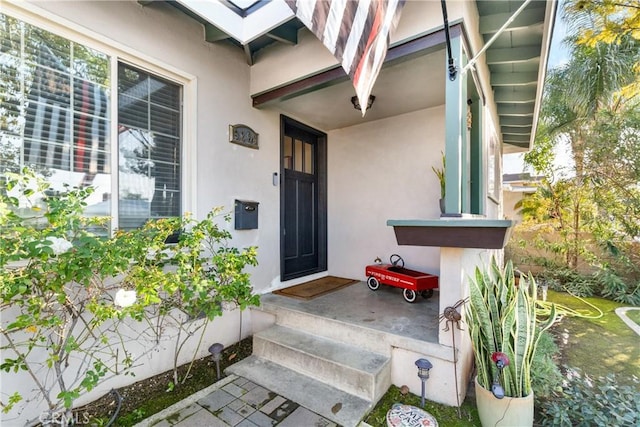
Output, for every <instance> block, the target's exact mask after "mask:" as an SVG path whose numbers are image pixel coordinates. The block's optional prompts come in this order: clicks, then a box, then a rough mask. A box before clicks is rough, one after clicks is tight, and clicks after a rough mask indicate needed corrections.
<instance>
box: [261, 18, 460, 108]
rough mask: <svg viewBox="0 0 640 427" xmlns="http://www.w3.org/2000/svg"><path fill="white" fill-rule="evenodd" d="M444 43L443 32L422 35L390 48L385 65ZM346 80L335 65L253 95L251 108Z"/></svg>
mask: <svg viewBox="0 0 640 427" xmlns="http://www.w3.org/2000/svg"><path fill="white" fill-rule="evenodd" d="M449 33H450V34H451V37H455V36H458V35H460V34H461V33H462V29H461V26H460V24H456V25H453V26H452V27H451V28H450V29H449ZM444 41H445V38H444V31H443V30H439V31H436V32H433V33H431V34H427V35H424V36H422V37H419V38H417V39H414V40H411V41H408V42H406V43H403V44H400V45H396V46H393V47H391V48H390V49H389V51H388V52H387V56H386V58H385V61H384V62H385V64H386V63H391V62H396V61H402V60H405V59H408V58H410V57H412V56H414V55H419V54H422V53H427V52H429V50H430V49H433V48H435V47H436V46H439V45H442V44H443V43H444ZM347 78H348V77H347V75H346V73H345V72H344V70H343V69H342V67H340V65H336V66H335V67H333V68H330V69H328V70H325V71H322V72H319V73H317V74H314V75H311V76H308V77H305V78H302V79H300V80H298V81H295V82H293V83H289V84H286V85H284V86H281V87H279V88H275V89H271V90H268V91H266V92H263V93H260V94H257V95H253V96H252V99H253V106H254V107H260V106H262V105H265V104H267V103H269V102H272V101H276V100H282V99H289V98H293V97H294V96H298V95H302V94H305V93H309V92H313V91H314V90H318V89H321V88H323V87H327V86H331V85H332V84H336V83H340V82H343V81H345V80H346V79H347Z"/></svg>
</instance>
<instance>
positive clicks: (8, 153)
mask: <svg viewBox="0 0 640 427" xmlns="http://www.w3.org/2000/svg"><path fill="white" fill-rule="evenodd" d="M112 63H116V64H117V67H112V66H111V64H112ZM0 76H1V78H0V175H4V174H5V173H6V172H10V171H12V172H18V171H20V170H21V169H22V168H23V167H24V166H29V167H31V168H33V169H35V170H36V171H37V172H38V173H39V174H40V175H42V176H44V177H46V178H47V180H48V181H49V182H50V183H51V188H52V191H63V190H64V186H65V184H66V185H71V186H92V187H94V188H95V192H94V193H93V195H92V196H91V198H90V199H89V200H88V201H87V202H88V206H87V208H86V211H85V213H86V214H87V215H93V216H111V217H112V218H114V222H113V223H112V224H111V226H112V227H113V228H115V227H119V228H134V227H139V226H140V225H142V224H143V223H144V222H145V221H146V220H148V219H149V218H159V217H170V216H178V215H180V213H181V204H180V200H181V179H180V176H181V164H180V162H181V150H182V136H181V134H182V129H181V128H182V126H181V123H182V111H181V106H182V88H181V86H180V85H178V84H176V83H173V82H171V81H169V80H168V79H164V78H162V77H160V76H157V75H154V74H152V73H150V72H148V71H144V70H142V69H138V68H136V67H134V66H132V65H129V64H125V63H123V62H120V61H119V59H118V57H117V56H116V55H113V54H105V53H102V52H99V51H97V50H95V49H91V48H89V47H87V46H84V45H82V44H79V43H76V42H74V41H71V40H68V39H66V38H63V37H60V36H57V35H55V34H52V33H50V32H48V31H45V30H43V29H40V28H38V27H35V26H33V25H30V24H28V23H25V22H21V21H19V20H17V19H14V18H12V17H9V16H7V15H5V14H0ZM113 100H117V117H116V118H115V119H114V118H112V117H111V115H112V112H113V111H114V110H113V109H112V106H111V103H112V102H113ZM112 120H115V121H116V123H117V126H113V122H112ZM114 129H117V131H114ZM114 150H115V153H114ZM116 172H117V174H115V173H116ZM114 174H115V175H114ZM113 195H117V197H116V198H115V200H112V199H113ZM112 207H115V208H116V209H115V211H114V210H113V209H112Z"/></svg>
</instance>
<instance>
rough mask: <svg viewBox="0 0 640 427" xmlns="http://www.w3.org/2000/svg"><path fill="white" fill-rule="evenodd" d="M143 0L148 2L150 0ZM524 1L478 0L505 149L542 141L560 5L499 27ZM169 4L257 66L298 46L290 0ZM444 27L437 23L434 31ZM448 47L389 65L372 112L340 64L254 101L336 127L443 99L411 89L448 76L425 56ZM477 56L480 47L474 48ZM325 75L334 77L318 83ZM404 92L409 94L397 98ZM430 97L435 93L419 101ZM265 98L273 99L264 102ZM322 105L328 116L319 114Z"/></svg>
mask: <svg viewBox="0 0 640 427" xmlns="http://www.w3.org/2000/svg"><path fill="white" fill-rule="evenodd" d="M525 1H526V0H525ZM140 2H141V3H147V1H146V0H141V1H140ZM523 3H524V1H523V0H501V1H496V0H478V1H476V5H477V9H478V15H479V26H478V29H479V31H480V33H481V35H482V38H483V40H484V42H485V43H486V42H488V41H489V40H492V39H495V40H493V43H492V44H491V45H490V47H489V48H488V49H487V50H486V52H485V53H484V54H483V55H484V58H485V60H486V61H485V62H486V63H487V66H488V68H489V73H490V84H491V90H492V92H493V95H494V100H495V102H496V108H497V114H498V118H499V122H500V123H499V126H500V129H499V130H500V135H501V139H502V142H503V143H504V152H505V153H512V152H521V151H526V150H528V149H530V148H531V146H532V144H533V141H534V139H535V132H536V123H537V119H538V114H539V111H540V104H541V100H542V89H543V86H544V79H545V76H546V66H547V57H548V54H549V48H550V43H551V35H552V31H553V26H554V20H555V14H556V8H557V2H556V0H547V1H538V0H534V1H531V2H529V3H528V4H527V6H526V8H524V9H523V10H522V12H521V13H520V14H519V15H518V16H517V17H516V18H515V19H513V21H512V22H511V24H510V25H509V27H508V28H507V29H506V30H503V31H500V30H501V27H502V26H503V24H504V23H505V22H507V21H508V20H509V19H510V18H511V17H512V16H513V14H514V13H515V12H516V11H517V10H518V9H520V7H521V6H522V5H523ZM170 4H173V5H174V6H176V7H178V8H179V9H180V10H182V11H184V12H185V13H187V14H189V15H190V16H192V17H194V18H195V19H197V20H198V21H199V22H201V23H203V25H204V27H205V38H206V39H207V41H210V42H216V41H222V40H229V41H231V42H232V43H234V44H236V45H238V46H239V47H241V48H242V49H244V52H245V54H246V56H247V62H248V63H249V64H250V65H252V64H253V61H254V54H255V53H256V52H257V51H258V50H260V49H263V48H265V47H267V46H268V45H270V44H272V43H274V42H282V43H287V44H290V45H294V44H296V43H297V34H298V30H299V29H300V28H301V27H302V24H301V23H300V22H299V21H298V20H297V19H296V18H295V17H294V14H293V12H292V11H291V10H290V9H289V7H288V6H287V4H286V3H285V1H284V0H271V1H270V0H256V1H250V0H242V1H240V0H236V1H235V2H234V1H233V0H177V1H176V2H171V3H170ZM302 31H307V30H306V29H303V30H302ZM441 32H442V31H441V30H440V31H439V30H438V29H435V31H434V33H433V34H434V35H435V34H440V33H441ZM498 33H499V34H498ZM443 48H444V45H443V44H442V45H440V46H438V45H437V44H434V43H432V44H431V46H430V48H429V50H428V51H426V52H425V53H422V54H412V55H409V56H407V57H406V58H404V59H402V60H401V61H397V60H391V61H389V63H386V64H385V67H384V68H383V70H382V72H381V74H380V77H379V82H377V83H376V86H375V87H374V90H373V93H374V94H375V95H376V97H377V98H376V103H375V104H374V106H373V108H372V109H371V110H370V111H368V112H367V115H366V117H365V118H362V117H360V114H359V112H357V111H355V110H353V108H352V107H351V106H350V103H349V100H350V98H351V96H352V95H353V93H354V91H353V88H352V87H351V86H350V84H349V83H348V80H347V78H346V75H345V74H344V72H343V71H342V70H341V69H340V68H339V67H338V66H336V68H335V69H333V70H326V69H325V70H322V71H319V72H318V73H317V74H318V75H311V76H306V77H305V78H304V79H303V80H299V81H295V82H291V84H289V85H287V87H278V88H274V89H273V90H272V91H269V93H260V94H254V95H253V101H254V106H256V107H275V108H277V109H279V110H281V111H282V112H285V113H288V114H290V115H292V116H295V117H299V118H301V119H305V120H306V117H307V116H308V117H309V121H310V124H313V125H317V126H318V127H320V128H322V129H324V130H331V129H335V128H339V127H346V126H350V125H354V124H358V123H362V122H365V121H370V120H378V119H381V118H385V117H390V116H393V115H398V114H403V113H406V112H409V110H414V111H415V110H418V109H421V108H428V107H430V106H433V105H438V104H442V103H444V94H443V92H442V91H436V92H433V93H432V92H428V91H427V92H425V91H423V92H424V93H423V92H420V93H416V94H415V95H407V94H411V91H414V92H415V91H416V88H421V87H425V86H428V85H425V78H427V77H426V76H429V77H428V81H434V77H436V76H441V75H442V74H443V72H442V69H443V67H444V62H442V63H436V62H437V61H433V60H431V61H429V60H428V59H427V58H425V55H426V56H430V57H431V58H432V59H433V58H442V52H438V50H440V49H443ZM391 49H393V46H392V48H391ZM265 54H268V52H267V51H265ZM473 54H475V52H470V55H473ZM434 55H435V56H434ZM410 68H414V70H413V71H411V70H409V69H410ZM403 69H404V70H403ZM327 72H328V74H327ZM319 76H320V77H321V78H324V79H325V80H326V78H327V77H331V79H329V80H326V81H323V82H321V84H313V81H314V79H315V80H316V81H317V79H318V77H319ZM385 76H386V77H385ZM438 78H439V77H438ZM309 81H311V84H309ZM287 89H288V90H289V91H288V92H287ZM487 89H488V88H483V90H487ZM398 94H404V95H402V96H401V97H398V96H397V95H398ZM429 96H430V97H431V99H429V100H423V101H420V98H422V97H429ZM434 97H435V98H434ZM264 99H268V102H262V100H264ZM337 100H339V103H338V104H337V102H336V101H337ZM320 111H321V112H325V113H326V114H325V115H324V116H323V117H319V115H318V112H320ZM316 120H317V122H316V123H313V122H314V121H316Z"/></svg>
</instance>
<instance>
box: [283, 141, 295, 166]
mask: <svg viewBox="0 0 640 427" xmlns="http://www.w3.org/2000/svg"><path fill="white" fill-rule="evenodd" d="M283 160H284V168H285V169H291V167H292V166H293V139H292V138H291V137H290V136H285V137H284V159H283Z"/></svg>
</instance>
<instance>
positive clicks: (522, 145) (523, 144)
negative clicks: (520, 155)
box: [502, 141, 530, 148]
mask: <svg viewBox="0 0 640 427" xmlns="http://www.w3.org/2000/svg"><path fill="white" fill-rule="evenodd" d="M502 142H503V143H505V144H509V145H515V146H516V147H520V148H529V142H530V141H527V142H509V141H502Z"/></svg>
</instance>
